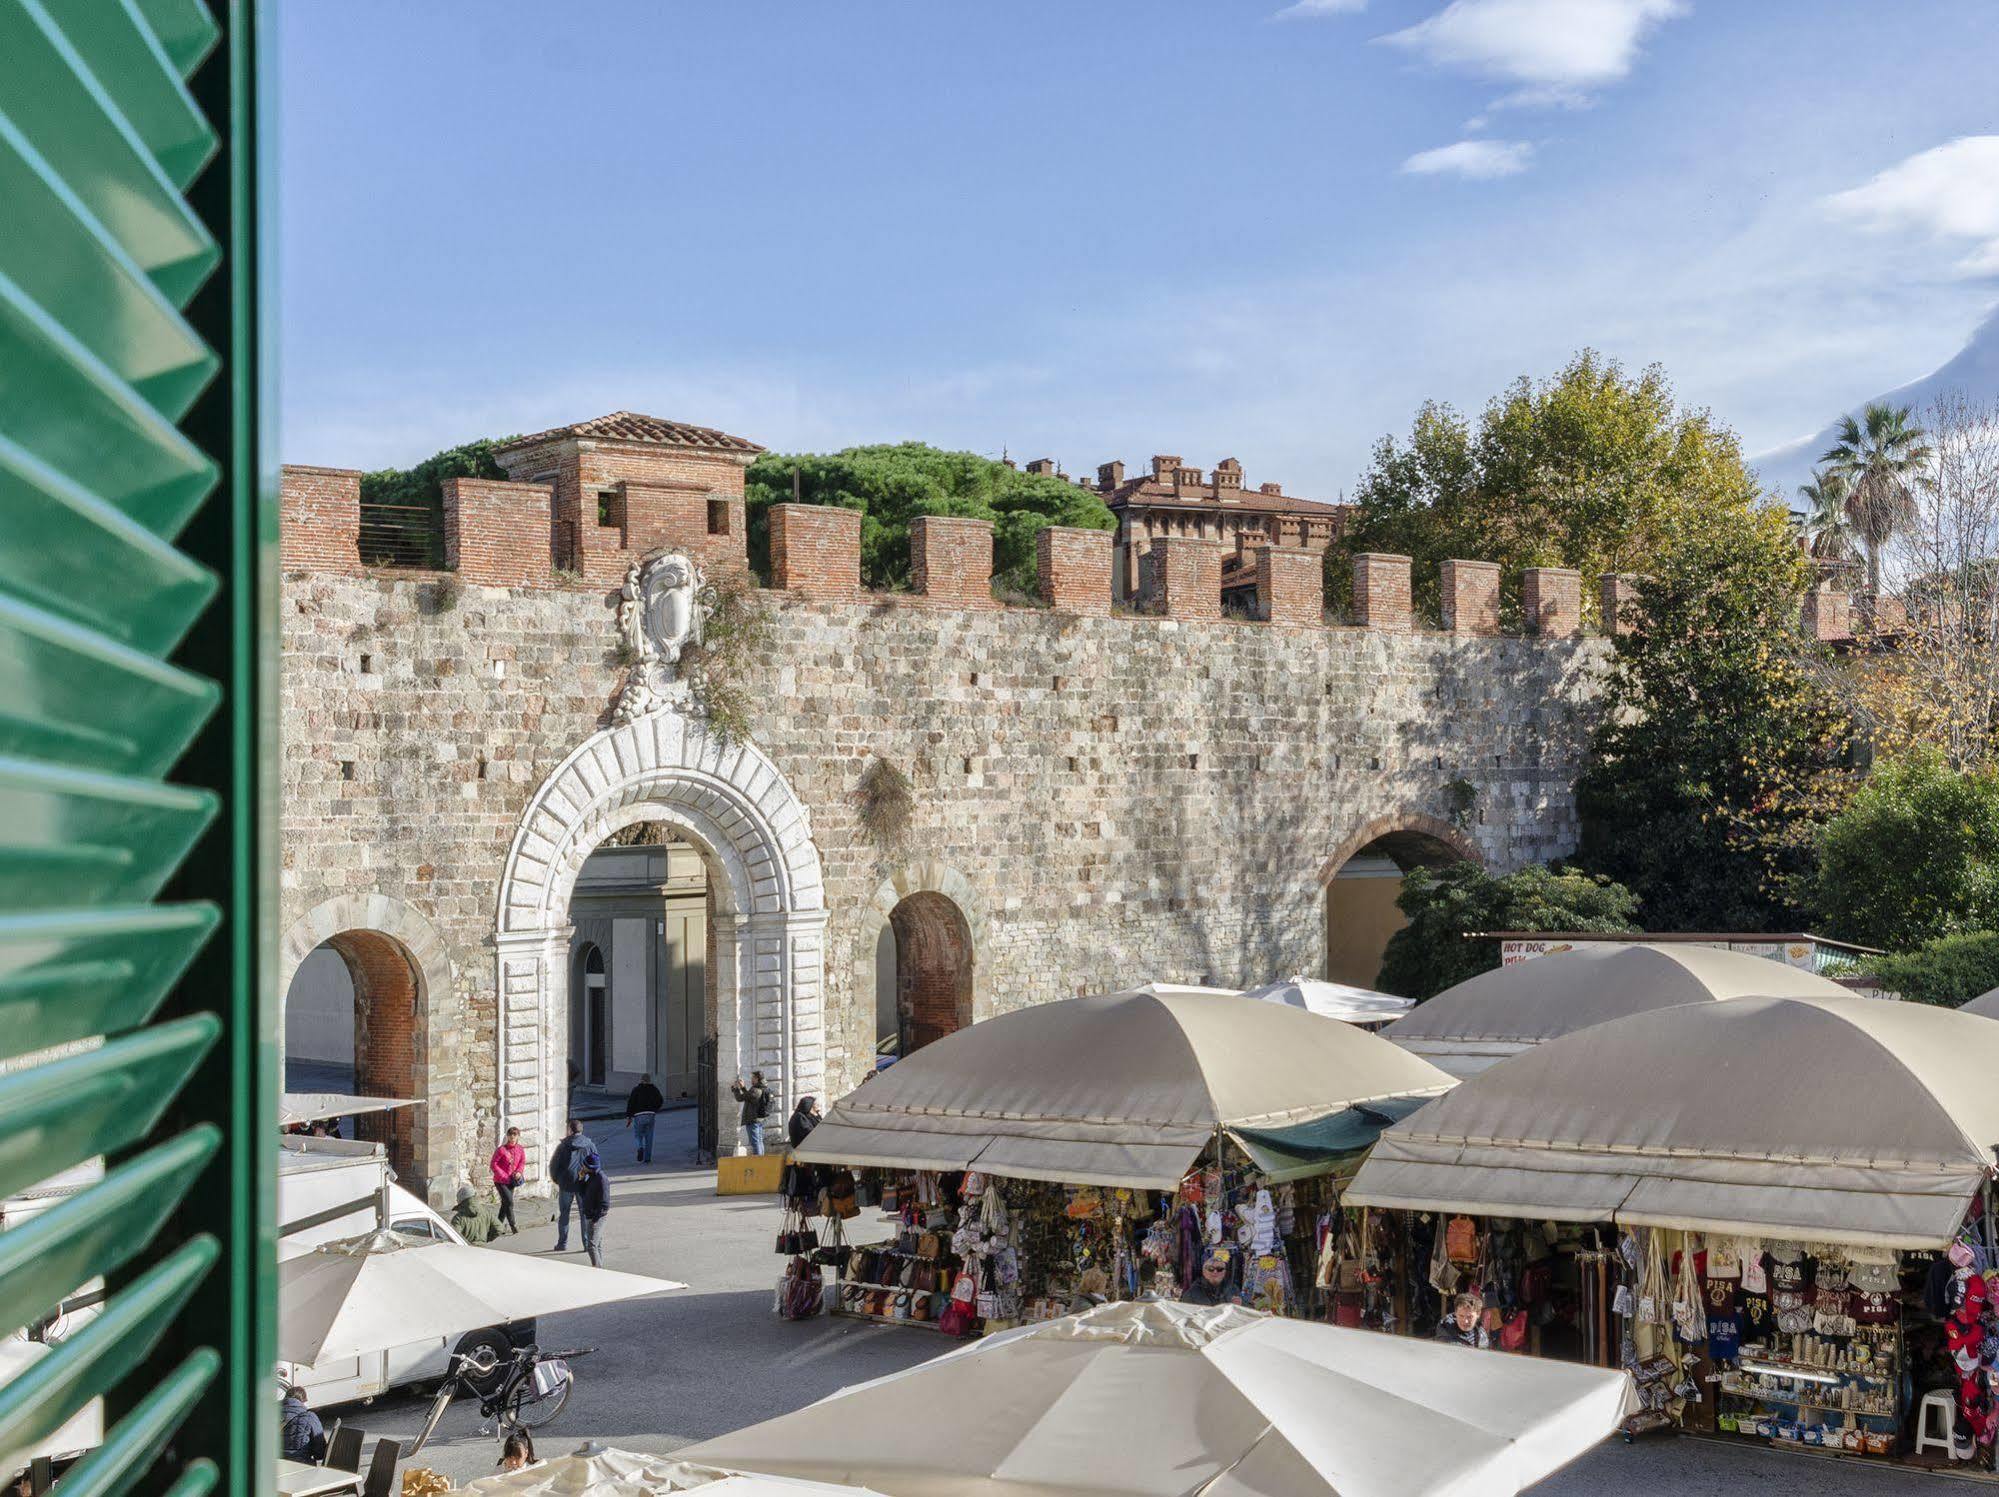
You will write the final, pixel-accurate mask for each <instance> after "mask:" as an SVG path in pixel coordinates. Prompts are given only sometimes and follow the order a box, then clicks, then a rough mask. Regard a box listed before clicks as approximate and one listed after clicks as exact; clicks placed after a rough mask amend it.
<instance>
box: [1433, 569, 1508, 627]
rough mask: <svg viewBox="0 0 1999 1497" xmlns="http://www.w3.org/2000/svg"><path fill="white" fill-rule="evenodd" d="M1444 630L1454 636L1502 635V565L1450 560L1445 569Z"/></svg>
mask: <svg viewBox="0 0 1999 1497" xmlns="http://www.w3.org/2000/svg"><path fill="white" fill-rule="evenodd" d="M1442 571H1443V599H1444V628H1445V629H1447V630H1449V631H1450V632H1451V633H1452V634H1497V633H1498V632H1499V563H1498V562H1496V561H1447V562H1445V563H1444V565H1443V568H1442Z"/></svg>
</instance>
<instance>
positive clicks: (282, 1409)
mask: <svg viewBox="0 0 1999 1497" xmlns="http://www.w3.org/2000/svg"><path fill="white" fill-rule="evenodd" d="M264 1396H265V1397H266V1398H268V1397H270V1395H269V1394H268V1393H267V1394H265V1395H264ZM278 1428H279V1437H278V1438H279V1445H278V1449H279V1452H280V1453H281V1454H282V1455H283V1456H284V1458H285V1459H286V1460H288V1461H305V1462H307V1463H309V1464H311V1465H315V1466H316V1465H318V1464H319V1463H320V1462H321V1461H323V1460H325V1459H326V1426H325V1425H323V1424H321V1423H320V1422H319V1415H317V1414H315V1413H313V1411H312V1410H311V1409H309V1408H307V1407H306V1403H305V1389H303V1388H301V1387H299V1386H297V1385H296V1384H294V1385H293V1386H291V1387H289V1388H287V1389H285V1401H284V1403H283V1404H281V1405H280V1406H279V1408H278Z"/></svg>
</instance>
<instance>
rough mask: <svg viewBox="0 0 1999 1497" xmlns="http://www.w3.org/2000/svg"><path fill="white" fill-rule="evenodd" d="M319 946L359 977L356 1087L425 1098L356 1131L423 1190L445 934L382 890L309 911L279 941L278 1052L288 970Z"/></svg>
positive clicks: (431, 1131) (292, 972)
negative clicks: (433, 1015) (435, 1000)
mask: <svg viewBox="0 0 1999 1497" xmlns="http://www.w3.org/2000/svg"><path fill="white" fill-rule="evenodd" d="M321 946H328V947H331V948H332V949H333V950H334V951H335V952H336V953H338V955H339V956H340V959H341V960H342V962H344V963H345V964H346V967H347V973H348V976H349V978H350V979H351V980H352V981H353V984H354V1010H355V1076H354V1080H355V1090H356V1091H358V1092H360V1093H362V1094H363V1095H374V1096H390V1097H409V1098H413V1099H414V1100H416V1101H417V1102H419V1103H421V1104H423V1105H421V1106H419V1107H416V1108H413V1109H411V1108H405V1109H399V1110H397V1111H393V1112H388V1113H382V1114H376V1115H372V1116H368V1117H364V1118H362V1119H361V1120H360V1123H359V1124H358V1131H359V1135H360V1136H361V1137H362V1138H364V1139H372V1140H373V1141H375V1142H378V1143H380V1144H382V1145H383V1147H384V1148H385V1149H386V1150H387V1152H388V1156H389V1161H390V1163H391V1165H392V1166H393V1167H394V1168H395V1170H396V1172H397V1174H398V1175H399V1176H401V1177H402V1178H403V1180H404V1182H405V1183H406V1184H407V1185H408V1186H409V1187H410V1188H411V1189H413V1190H415V1191H417V1192H418V1193H419V1194H421V1193H422V1192H423V1191H424V1189H425V1186H426V1184H427V1183H428V1181H429V1180H430V1177H431V1175H432V1173H433V1170H434V1167H435V1163H436V1160H437V1157H438V1156H437V1153H436V1151H435V1144H436V1142H437V1133H436V1129H437V1127H438V1126H439V1125H438V1123H437V1122H436V1121H435V1120H433V1119H432V1117H431V1115H430V1114H431V1113H432V1111H433V1106H432V1104H433V1103H434V1102H435V1100H436V1099H435V1098H433V1097H432V1095H431V1078H430V1047H429V1022H428V1017H429V1011H430V1004H431V999H432V996H433V995H435V994H442V993H448V992H450V991H451V958H450V956H449V954H448V953H447V952H446V950H445V947H444V941H443V938H442V937H440V936H439V935H438V933H437V929H436V927H435V926H433V925H432V924H431V923H430V921H429V920H427V919H426V918H425V917H424V916H423V915H422V914H420V913H419V912H418V911H416V910H415V909H413V908H411V907H410V906H409V905H407V904H404V903H403V902H402V901H401V900H399V899H392V898H390V897H389V896H388V895H385V894H350V895H342V896H340V897H338V898H335V899H329V900H327V901H325V902H324V903H322V904H319V905H315V906H314V907H313V908H312V909H310V910H308V911H307V912H306V913H305V914H304V915H302V916H301V917H299V919H297V920H295V921H293V922H292V925H291V928H290V929H289V930H287V931H286V932H285V936H284V940H283V942H282V943H281V944H280V946H279V948H278V970H279V979H280V980H279V986H278V992H279V995H280V996H279V1004H280V1019H279V1030H278V1032H279V1036H280V1053H281V1054H282V1045H283V1035H284V1020H283V1008H284V1005H285V1004H287V1003H288V1002H289V1000H290V997H291V988H292V979H293V978H294V977H296V976H297V974H298V969H299V965H300V964H301V963H302V962H303V961H304V960H305V959H306V957H307V956H308V955H310V954H311V953H312V952H313V951H315V950H317V949H318V948H319V947H321ZM281 1066H282V1062H281Z"/></svg>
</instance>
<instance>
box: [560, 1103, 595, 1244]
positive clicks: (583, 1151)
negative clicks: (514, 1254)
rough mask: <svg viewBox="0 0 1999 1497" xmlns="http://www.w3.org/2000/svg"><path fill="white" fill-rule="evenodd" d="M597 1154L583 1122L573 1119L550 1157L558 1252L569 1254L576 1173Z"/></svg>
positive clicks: (574, 1203)
mask: <svg viewBox="0 0 1999 1497" xmlns="http://www.w3.org/2000/svg"><path fill="white" fill-rule="evenodd" d="M596 1152H597V1146H596V1144H594V1143H592V1142H591V1141H590V1135H589V1134H587V1133H585V1132H584V1131H583V1122H582V1120H581V1119H580V1118H571V1119H570V1120H569V1134H568V1136H567V1137H566V1138H564V1139H563V1140H562V1142H561V1143H559V1144H557V1145H556V1146H555V1152H554V1153H552V1154H550V1155H549V1156H548V1178H549V1179H551V1180H553V1181H554V1182H555V1193H556V1199H557V1203H558V1204H557V1211H556V1218H555V1250H556V1251H557V1252H558V1253H566V1252H568V1251H569V1213H570V1211H571V1210H572V1209H573V1208H574V1207H575V1205H576V1189H577V1182H576V1175H577V1171H578V1169H579V1168H580V1167H581V1166H582V1164H583V1161H584V1160H586V1159H588V1158H589V1157H590V1156H591V1155H592V1154H594V1153H596Z"/></svg>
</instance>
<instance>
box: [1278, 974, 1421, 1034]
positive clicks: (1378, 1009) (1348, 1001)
mask: <svg viewBox="0 0 1999 1497" xmlns="http://www.w3.org/2000/svg"><path fill="white" fill-rule="evenodd" d="M1243 997H1245V998H1260V999H1262V1000H1263V1001H1264V1002H1265V1003H1282V1004H1286V1005H1288V1006H1289V1007H1291V1008H1302V1009H1304V1010H1305V1011H1306V1012H1307V1013H1314V1014H1317V1015H1319V1017H1320V1018H1323V1019H1339V1020H1342V1021H1344V1022H1345V1023H1348V1024H1386V1023H1387V1022H1388V1021H1389V1020H1390V1019H1399V1018H1401V1017H1402V1016H1403V1015H1404V1014H1406V1013H1408V1012H1409V1010H1410V1009H1412V1008H1414V1007H1415V1006H1416V1004H1415V1002H1414V1000H1412V999H1409V998H1397V997H1396V996H1395V995H1394V994H1393V993H1377V992H1376V991H1375V990H1374V989H1373V988H1356V987H1352V986H1350V985H1348V984H1347V983H1343V982H1327V981H1326V980H1325V979H1324V978H1321V977H1295V976H1294V977H1287V978H1285V979H1284V980H1283V981H1282V982H1267V983H1265V984H1264V985H1263V986H1262V987H1260V988H1251V989H1250V990H1249V991H1248V992H1246V993H1244V994H1243Z"/></svg>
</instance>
